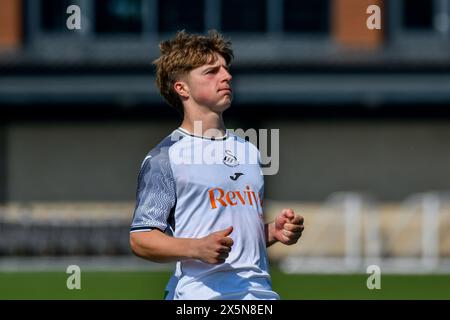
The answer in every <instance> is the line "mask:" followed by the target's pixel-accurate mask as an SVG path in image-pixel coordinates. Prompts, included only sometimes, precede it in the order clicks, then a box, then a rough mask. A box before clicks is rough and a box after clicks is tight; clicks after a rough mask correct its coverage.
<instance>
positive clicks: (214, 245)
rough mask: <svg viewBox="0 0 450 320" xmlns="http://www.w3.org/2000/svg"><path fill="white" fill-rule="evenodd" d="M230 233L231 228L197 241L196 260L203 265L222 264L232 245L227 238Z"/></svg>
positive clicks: (231, 240) (231, 241)
mask: <svg viewBox="0 0 450 320" xmlns="http://www.w3.org/2000/svg"><path fill="white" fill-rule="evenodd" d="M231 232H233V227H228V228H226V229H224V230H220V231H216V232H213V233H211V234H209V235H207V236H206V237H203V238H200V239H198V246H197V254H196V258H197V259H199V260H201V261H203V262H205V263H211V264H221V263H224V262H225V259H226V258H228V254H229V253H230V251H231V246H232V245H233V243H234V242H233V239H231V238H230V237H228V235H230V234H231Z"/></svg>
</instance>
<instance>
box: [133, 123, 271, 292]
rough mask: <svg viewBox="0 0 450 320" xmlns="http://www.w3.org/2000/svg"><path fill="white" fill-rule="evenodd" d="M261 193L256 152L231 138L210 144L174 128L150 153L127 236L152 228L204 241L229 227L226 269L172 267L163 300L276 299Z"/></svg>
mask: <svg viewBox="0 0 450 320" xmlns="http://www.w3.org/2000/svg"><path fill="white" fill-rule="evenodd" d="M263 192H264V176H263V174H262V170H261V167H260V156H259V151H258V149H257V148H256V147H255V146H254V145H253V144H251V143H249V142H248V141H246V140H244V139H242V138H240V137H238V136H236V135H234V134H232V133H230V132H227V133H226V134H225V136H224V137H221V138H215V139H214V138H206V137H200V136H194V135H192V134H190V133H189V132H187V131H185V130H184V129H182V128H178V129H176V130H175V131H173V132H172V134H171V135H169V136H168V137H166V138H165V139H164V140H163V141H162V142H161V143H159V144H158V145H157V146H156V147H155V148H154V149H153V150H151V151H150V152H149V154H148V155H147V157H146V158H145V159H144V161H143V163H142V167H141V170H140V173H139V178H138V189H137V203H136V208H135V212H134V216H133V221H132V225H131V232H142V231H149V230H152V229H154V228H157V229H159V230H161V231H163V232H166V233H169V234H171V235H172V236H174V237H179V238H201V237H205V236H207V235H209V234H210V233H212V232H215V231H219V230H223V229H226V228H228V227H229V226H233V228H234V229H233V232H232V233H231V234H230V235H229V237H231V238H232V239H233V241H234V245H233V246H232V248H231V252H230V254H229V257H228V258H227V259H226V260H225V262H224V263H223V264H219V265H213V264H208V263H204V262H202V261H200V260H196V259H188V260H183V261H178V262H177V264H176V270H175V272H174V275H173V276H172V278H171V279H170V281H169V283H168V285H167V291H169V294H168V296H167V297H166V299H175V300H178V299H188V300H193V299H199V300H203V299H279V296H278V294H277V293H275V292H274V291H273V290H272V284H271V279H270V275H269V263H268V256H267V249H266V241H265V235H264V219H263V209H262V201H263Z"/></svg>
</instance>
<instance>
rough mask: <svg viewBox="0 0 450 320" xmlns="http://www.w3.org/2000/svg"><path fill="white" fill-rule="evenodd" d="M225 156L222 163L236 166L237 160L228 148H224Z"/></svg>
mask: <svg viewBox="0 0 450 320" xmlns="http://www.w3.org/2000/svg"><path fill="white" fill-rule="evenodd" d="M225 154H226V155H225V157H223V163H224V164H225V165H227V166H229V167H236V166H238V165H239V161H238V159H237V158H236V156H234V155H233V153H232V152H231V151H230V150H225Z"/></svg>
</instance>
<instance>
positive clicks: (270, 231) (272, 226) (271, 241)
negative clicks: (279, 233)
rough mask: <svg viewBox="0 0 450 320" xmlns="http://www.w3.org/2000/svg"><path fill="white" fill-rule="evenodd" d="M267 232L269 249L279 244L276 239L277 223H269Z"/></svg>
mask: <svg viewBox="0 0 450 320" xmlns="http://www.w3.org/2000/svg"><path fill="white" fill-rule="evenodd" d="M266 230H267V231H266V246H267V247H269V246H271V245H273V244H274V243H276V242H278V239H276V238H275V222H271V223H267V224H266Z"/></svg>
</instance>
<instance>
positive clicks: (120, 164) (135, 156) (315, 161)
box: [5, 120, 450, 201]
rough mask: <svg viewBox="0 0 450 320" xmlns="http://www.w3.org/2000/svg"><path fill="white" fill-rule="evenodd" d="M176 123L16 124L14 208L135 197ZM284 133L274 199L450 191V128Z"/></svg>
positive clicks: (11, 130)
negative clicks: (145, 163)
mask: <svg viewBox="0 0 450 320" xmlns="http://www.w3.org/2000/svg"><path fill="white" fill-rule="evenodd" d="M176 125H177V123H176V121H174V122H164V121H155V122H148V123H147V122H141V123H130V122H128V123H127V122H123V123H120V122H117V123H101V122H98V123H94V122H92V123H85V124H68V123H58V124H49V123H42V124H31V123H22V124H19V123H16V124H14V123H13V124H9V125H8V126H7V128H6V130H5V133H6V138H5V140H6V142H7V148H6V170H7V180H6V183H7V194H6V198H7V199H8V200H12V201H31V200H34V201H37V200H45V201H53V200H61V201H63V200H69V201H71V200H96V201H103V200H106V201H109V200H118V201H123V200H126V201H128V200H133V199H134V196H135V189H136V179H137V173H138V169H139V166H140V163H141V161H142V159H143V157H144V156H145V154H146V153H147V152H148V151H149V150H150V149H151V148H152V147H153V146H154V145H155V144H156V143H157V142H159V141H160V140H161V139H162V138H164V137H165V136H166V135H167V134H168V133H170V131H171V130H172V129H173V128H174V127H176ZM262 126H263V127H266V128H279V129H280V140H281V141H280V170H279V173H278V174H277V175H275V176H268V177H266V196H267V198H272V199H274V200H284V201H285V200H295V201H297V200H300V201H320V200H323V199H325V198H326V197H327V196H328V195H329V194H330V193H332V192H335V191H342V190H363V191H369V192H373V193H374V194H375V195H377V196H379V197H380V200H402V199H403V198H404V197H406V196H407V195H408V194H411V193H414V192H419V191H425V190H428V189H450V123H445V122H436V121H435V122H427V121H419V122H411V123H406V122H393V121H381V120H380V121H371V122H362V121H358V122H352V121H339V122H326V121H314V122H307V121H300V122H298V121H295V122H294V121H291V122H286V121H271V122H266V123H262Z"/></svg>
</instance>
